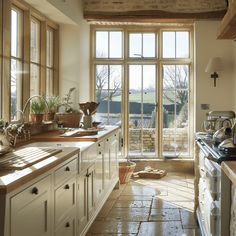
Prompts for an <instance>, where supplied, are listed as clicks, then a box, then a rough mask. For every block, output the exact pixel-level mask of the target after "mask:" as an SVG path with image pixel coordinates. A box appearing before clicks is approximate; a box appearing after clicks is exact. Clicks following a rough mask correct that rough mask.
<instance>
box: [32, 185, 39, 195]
mask: <svg viewBox="0 0 236 236" xmlns="http://www.w3.org/2000/svg"><path fill="white" fill-rule="evenodd" d="M31 193H32V194H35V195H37V194H39V190H38V188H37V187H33V188H32V191H31Z"/></svg>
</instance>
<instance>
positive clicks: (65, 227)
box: [55, 216, 76, 236]
mask: <svg viewBox="0 0 236 236" xmlns="http://www.w3.org/2000/svg"><path fill="white" fill-rule="evenodd" d="M75 235H76V221H75V217H73V216H72V217H70V218H66V219H64V221H63V222H62V223H61V224H60V226H59V227H58V228H57V230H56V232H55V236H75Z"/></svg>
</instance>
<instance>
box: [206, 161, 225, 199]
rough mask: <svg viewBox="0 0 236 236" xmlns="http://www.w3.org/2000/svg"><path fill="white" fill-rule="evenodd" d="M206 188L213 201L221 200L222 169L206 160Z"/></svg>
mask: <svg viewBox="0 0 236 236" xmlns="http://www.w3.org/2000/svg"><path fill="white" fill-rule="evenodd" d="M204 169H205V175H206V177H205V179H206V188H207V189H208V190H209V192H210V194H211V196H212V198H213V200H219V198H220V192H221V186H220V182H221V169H220V166H219V165H218V164H217V163H215V162H213V161H210V160H208V159H205V167H204Z"/></svg>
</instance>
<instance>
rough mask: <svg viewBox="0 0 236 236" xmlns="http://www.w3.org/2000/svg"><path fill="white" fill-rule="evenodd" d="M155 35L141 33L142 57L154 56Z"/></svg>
mask: <svg viewBox="0 0 236 236" xmlns="http://www.w3.org/2000/svg"><path fill="white" fill-rule="evenodd" d="M155 55H156V37H155V34H154V33H152V34H150V33H149V34H143V57H155Z"/></svg>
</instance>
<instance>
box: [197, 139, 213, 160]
mask: <svg viewBox="0 0 236 236" xmlns="http://www.w3.org/2000/svg"><path fill="white" fill-rule="evenodd" d="M196 143H197V145H198V146H199V148H200V149H201V150H202V152H203V153H204V156H205V157H206V158H208V157H209V156H210V154H209V153H208V152H207V151H206V149H205V148H204V146H205V144H204V143H202V142H200V141H199V140H196Z"/></svg>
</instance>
